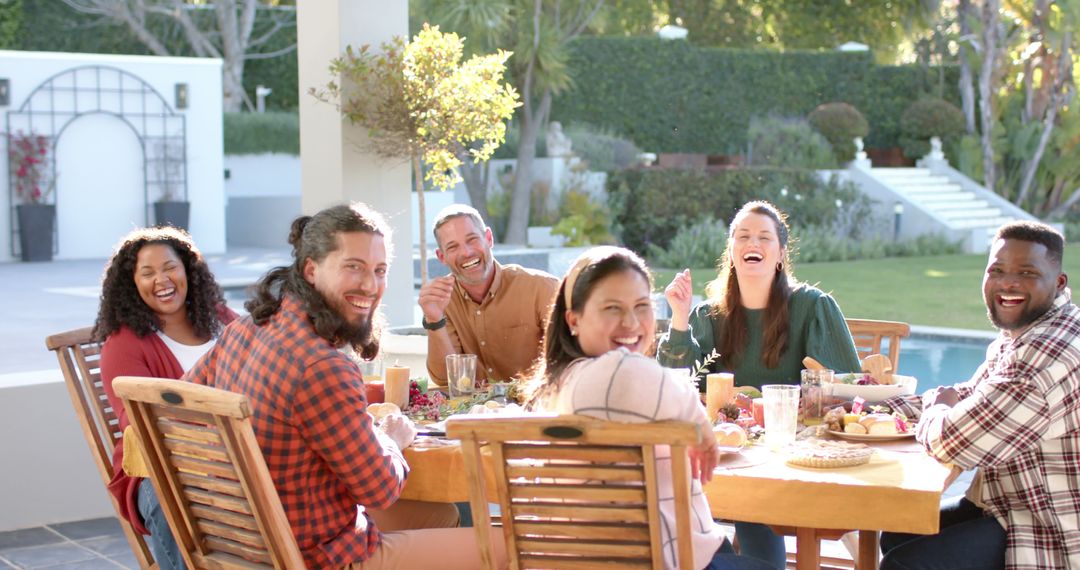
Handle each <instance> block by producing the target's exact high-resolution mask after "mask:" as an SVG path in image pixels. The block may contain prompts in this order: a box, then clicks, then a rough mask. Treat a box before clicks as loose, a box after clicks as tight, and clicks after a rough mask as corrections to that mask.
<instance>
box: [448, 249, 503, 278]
mask: <svg viewBox="0 0 1080 570" xmlns="http://www.w3.org/2000/svg"><path fill="white" fill-rule="evenodd" d="M480 266H481V267H483V268H484V271H483V273H482V274H481V275H480V277H469V276H467V275H466V274H465V271H464V270H462V269H461V268H460V267H457V266H455V267H454V271H452V273H453V274H454V278H455V279H457V280H458V283H462V284H464V285H479V284H481V283H483V282H485V281H487V279H488V277H490V276H491V272H492V271H495V262H494V261H493V260H492V259H491V257H490V256H488V255H484V256H483V257H482V258H481V259H480Z"/></svg>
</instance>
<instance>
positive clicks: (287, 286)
mask: <svg viewBox="0 0 1080 570" xmlns="http://www.w3.org/2000/svg"><path fill="white" fill-rule="evenodd" d="M289 243H290V244H292V246H293V257H294V262H293V263H292V265H290V266H287V267H279V268H276V269H274V270H272V271H270V272H269V273H268V274H267V275H266V276H265V277H263V279H262V280H261V281H260V282H259V285H258V290H257V291H256V295H255V298H254V299H253V300H251V301H249V302H248V303H247V305H246V306H247V309H248V311H249V313H250V315H249V316H247V317H244V318H242V319H237V320H235V321H234V322H233V323H232V325H231V326H229V327H228V328H226V329H225V331H224V332H223V333H222V335H221V338H220V339H219V340H218V341H217V344H216V345H215V346H214V348H213V349H211V351H210V352H209V353H207V355H206V356H205V357H204V358H203V359H202V360H201V361H199V363H198V364H196V365H195V367H194V368H192V369H191V371H190V372H188V374H187V376H185V378H186V379H188V380H190V381H192V382H195V383H198V384H204V385H209V386H213V387H215V388H222V389H225V390H229V391H232V392H239V393H242V394H245V395H247V397H248V399H249V401H250V403H251V407H252V411H253V414H252V422H251V423H252V427H253V428H254V430H255V436H256V438H257V439H258V440H259V446H260V447H261V448H262V452H263V456H264V457H265V459H266V464H267V467H268V468H269V471H270V475H271V477H272V478H273V480H274V487H275V488H276V489H277V492H278V495H279V496H280V497H281V503H282V506H284V508H285V514H286V516H287V517H288V519H289V525H290V526H291V527H292V531H293V534H294V535H295V536H296V540H297V543H298V544H299V546H300V549H301V551H302V552H303V555H304V560H305V562H306V563H307V566H308V567H309V568H312V569H315V568H319V569H322V568H345V567H348V568H363V569H367V568H402V569H412V568H478V567H480V566H481V562H480V556H479V550H478V549H477V546H476V540H475V533H474V530H473V529H469V528H440V527H456V526H457V511H456V509H455V508H454V506H453V505H450V504H445V505H437V504H431V503H418V502H415V501H398V497H399V496H400V495H401V490H402V488H403V487H404V486H405V478H406V476H407V475H408V471H409V466H408V465H407V464H406V462H405V459H404V457H403V456H402V453H401V450H402V449H403V448H405V447H408V446H409V445H411V444H412V441H413V438H414V437H415V435H416V430H415V428H414V427H413V425H412V422H410V421H409V420H408V419H407V418H405V417H404V416H401V415H393V416H389V417H387V418H386V419H385V420H384V421H383V423H382V424H381V425H378V426H376V425H375V424H374V423H373V420H372V417H371V416H370V415H369V414H367V413H365V409H366V407H367V401H366V399H365V395H364V385H363V382H362V379H361V377H360V370H359V368H357V366H356V364H355V363H354V361H353V359H352V356H353V355H352V354H346V352H349V353H352V352H353V351H356V352H358V353H359V356H360V357H362V358H371V357H373V356H375V355H376V354H377V353H378V351H379V331H378V328H379V327H378V324H377V323H378V319H377V315H378V306H379V301H380V300H381V299H382V295H383V292H384V291H385V290H386V274H387V269H388V267H389V266H388V263H389V255H388V252H387V245H388V244H389V243H390V228H389V227H388V226H387V225H386V222H385V221H384V220H383V218H382V216H381V215H379V214H378V213H377V212H375V211H373V210H371V209H369V208H368V207H366V206H364V205H362V204H353V205H351V206H336V207H333V208H329V209H326V210H323V211H321V212H319V213H317V214H315V215H314V216H302V217H300V218H297V220H296V221H295V222H293V225H292V229H291V231H290V234H289ZM416 529H423V530H416ZM496 547H497V548H500V547H501V544H500V545H496ZM497 555H501V553H497Z"/></svg>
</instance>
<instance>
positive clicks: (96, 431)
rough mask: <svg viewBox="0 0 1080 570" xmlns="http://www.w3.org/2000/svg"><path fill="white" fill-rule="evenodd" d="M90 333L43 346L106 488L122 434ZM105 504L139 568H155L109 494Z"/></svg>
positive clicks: (72, 334)
mask: <svg viewBox="0 0 1080 570" xmlns="http://www.w3.org/2000/svg"><path fill="white" fill-rule="evenodd" d="M92 330H93V328H92V327H85V328H81V329H75V330H71V331H67V332H62V333H59V334H54V335H51V336H49V337H47V338H46V339H45V346H46V347H48V349H49V350H51V351H53V352H55V353H56V358H57V360H59V361H60V371H61V372H62V373H63V374H64V384H66V385H67V390H68V395H69V396H71V404H72V406H74V407H75V415H76V416H77V417H78V419H79V426H80V427H81V428H82V432H83V436H84V437H85V438H86V444H87V445H88V446H90V455H91V457H92V458H93V460H94V464H95V465H96V466H97V469H98V475H100V476H101V481H102V484H103V485H108V484H109V481H111V480H112V478H113V466H112V452H113V449H114V448H115V447H116V444H117V443H118V442H119V441H120V438H121V436H123V432H122V431H121V430H120V429H119V421H118V420H117V419H116V414H115V413H113V409H112V406H110V405H109V399H108V398H107V397H106V396H105V388H104V386H103V385H102V383H101V372H100V370H99V368H100V354H101V346H100V345H99V344H98V343H95V342H93V341H92V340H91V336H90V333H91V331H92ZM109 500H110V501H112V505H113V508H114V509H116V515H117V516H116V518H117V520H118V521H119V522H120V528H121V530H123V531H124V537H125V538H127V541H128V545H130V546H131V550H132V552H134V553H135V560H136V561H137V562H138V563H139V567H140V568H151V567H156V566H155V565H154V558H153V556H152V555H151V554H150V549H149V547H147V545H146V541H145V540H144V539H143V536H142V535H140V534H139V533H138V532H135V529H134V527H132V526H131V523H129V522H127V521H126V520H124V519H123V517H121V516H120V505H119V504H117V502H116V499H115V498H114V497H113V496H112V494H111V493H110V494H109Z"/></svg>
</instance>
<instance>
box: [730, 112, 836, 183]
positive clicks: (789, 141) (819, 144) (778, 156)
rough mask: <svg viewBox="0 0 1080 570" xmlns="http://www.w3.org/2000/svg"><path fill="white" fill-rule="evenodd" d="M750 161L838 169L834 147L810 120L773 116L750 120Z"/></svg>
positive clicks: (757, 164)
mask: <svg viewBox="0 0 1080 570" xmlns="http://www.w3.org/2000/svg"><path fill="white" fill-rule="evenodd" d="M748 138H749V140H750V152H749V163H750V164H751V165H753V166H786V167H788V168H806V169H810V170H815V169H827V168H835V167H836V160H835V159H834V158H833V154H832V147H830V146H829V141H827V140H825V137H823V136H821V134H820V133H818V132H816V131H815V130H814V129H813V127H811V126H810V123H808V122H807V121H806V119H788V118H783V117H776V116H770V117H766V118H764V119H758V118H755V119H752V120H751V121H750V132H749V133H748Z"/></svg>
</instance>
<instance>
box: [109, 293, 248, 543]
mask: <svg viewBox="0 0 1080 570" xmlns="http://www.w3.org/2000/svg"><path fill="white" fill-rule="evenodd" d="M218 318H219V319H221V322H222V323H223V324H229V323H231V322H232V321H233V319H235V318H236V313H234V312H233V311H232V310H231V309H229V308H228V307H222V309H221V310H220V311H219V313H218ZM183 375H184V370H183V369H182V368H180V362H179V361H178V360H176V357H175V356H173V353H172V351H171V350H169V347H167V346H165V342H164V341H162V340H161V337H159V336H158V335H157V334H156V333H151V334H148V335H146V336H144V337H142V338H139V337H138V336H136V334H135V332H134V331H132V330H131V329H129V328H128V327H121V328H120V330H118V331H116V332H114V333H113V334H111V335H109V338H107V339H105V344H104V345H102V347H101V383H102V385H103V386H104V387H105V395H106V396H108V398H109V405H110V406H112V409H113V410H114V411H115V412H116V419H117V420H119V421H120V429H121V430H123V429H124V428H126V427H127V426H128V418H127V410H125V409H124V403H123V401H121V400H120V399H119V398H117V397H116V393H115V392H113V388H112V382H113V379H115V378H116V377H117V376H149V377H152V378H172V379H179V378H180V377H181V376H183ZM112 463H113V478H112V480H111V481H109V485H108V488H109V492H110V493H112V495H113V496H114V497H116V500H117V501H118V502H119V504H120V514H121V516H123V517H124V519H126V520H127V521H129V522H131V524H132V526H134V527H135V530H136V531H138V532H140V533H142V534H150V531H148V530H146V527H144V526H143V522H142V517H140V516H139V504H138V495H137V492H138V490H139V483H141V482H142V478H141V477H131V476H129V475H128V474H127V473H125V472H124V468H123V464H124V442H123V441H120V442H118V443H117V444H116V447H115V448H114V449H113V455H112Z"/></svg>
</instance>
